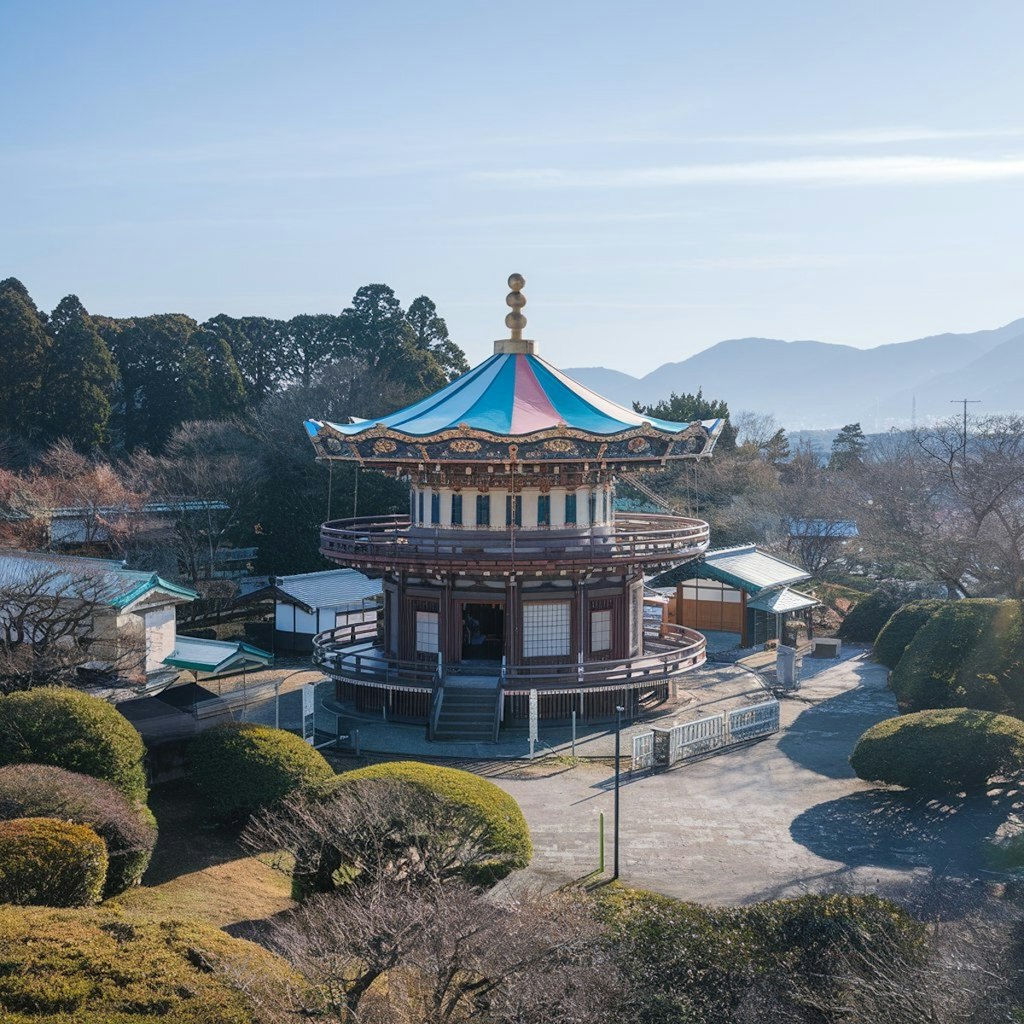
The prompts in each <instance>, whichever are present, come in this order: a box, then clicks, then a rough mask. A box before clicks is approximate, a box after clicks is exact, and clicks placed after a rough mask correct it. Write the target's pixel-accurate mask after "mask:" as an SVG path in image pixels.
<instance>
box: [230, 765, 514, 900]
mask: <svg viewBox="0 0 1024 1024" xmlns="http://www.w3.org/2000/svg"><path fill="white" fill-rule="evenodd" d="M492 829H493V825H492V823H491V822H490V820H489V819H488V818H487V816H486V815H485V814H484V813H483V812H481V811H479V810H476V809H475V808H472V807H470V806H467V805H465V804H460V803H456V802H454V801H452V800H448V799H446V798H444V797H443V796H442V795H441V794H438V793H435V792H432V791H430V790H427V789H425V788H424V787H421V786H416V785H412V784H409V783H405V782H401V781H397V780H386V779H362V780H358V781H353V782H350V783H346V784H345V785H341V786H338V787H337V788H336V789H335V790H334V791H333V792H332V793H330V794H329V795H327V796H317V795H313V796H310V795H307V794H304V793H300V792H295V793H292V794H291V795H290V796H288V797H286V798H285V800H284V801H282V802H281V803H280V804H278V805H277V806H275V807H271V808H267V809H265V810H263V811H261V812H260V813H259V814H257V815H255V816H254V817H253V819H252V820H251V821H250V823H249V824H248V826H247V827H246V830H245V832H244V833H243V835H242V841H243V843H244V844H245V845H246V846H248V847H249V848H250V849H252V850H255V851H271V852H277V851H281V852H284V853H287V854H288V855H289V858H288V861H287V863H288V868H289V870H290V871H292V872H293V873H294V874H295V876H296V877H297V878H298V879H299V880H300V882H302V883H303V884H304V885H305V886H307V887H309V888H313V889H318V890H320V891H325V890H329V889H332V888H334V887H335V886H336V885H338V884H346V883H348V882H354V883H356V884H357V885H363V884H375V883H376V882H378V881H387V882H388V883H390V884H392V885H394V886H397V887H400V888H401V887H416V886H421V885H430V884H436V883H440V882H444V881H448V880H451V879H476V878H478V877H480V878H484V877H487V876H492V877H493V876H495V875H500V874H503V873H505V872H507V871H508V870H509V867H510V866H518V864H517V863H515V862H514V854H513V853H511V852H510V851H509V850H507V849H504V848H502V847H500V846H498V845H497V844H496V842H495V839H494V836H493V831H492Z"/></svg>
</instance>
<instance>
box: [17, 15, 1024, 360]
mask: <svg viewBox="0 0 1024 1024" xmlns="http://www.w3.org/2000/svg"><path fill="white" fill-rule="evenodd" d="M1022 31H1024V7H1022V6H1021V5H1019V4H1017V3H1012V2H1009V0H1006V2H1003V0H993V2H989V3H985V4H983V5H982V7H981V8H980V9H979V8H967V7H964V6H962V5H957V4H954V3H947V2H943V3H925V2H923V0H917V2H908V3H906V4H901V5H899V6H898V7H890V8H887V9H884V10H882V9H866V8H864V7H863V6H862V5H858V4H844V3H838V4H831V5H824V6H822V5H814V4H810V3H804V2H793V3H788V4H785V5H782V6H775V5H771V6H766V5H763V4H759V3H750V2H748V3H738V4H735V5H730V6H728V7H725V8H709V7H704V6H698V5H667V4H657V3H654V4H650V3H647V4H645V3H640V4H637V5H634V6H632V7H630V9H629V10H628V11H625V10H624V9H623V8H622V7H621V6H620V5H614V4H610V3H607V2H604V3H602V2H598V3H593V2H588V3H586V4H583V3H577V2H567V3H564V4H559V5H555V6H553V7H552V6H551V5H542V4H536V3H529V2H525V3H521V4H518V5H516V7H515V8H514V10H504V9H496V8H482V7H480V6H478V5H474V4H461V3H453V4H449V5H443V6H441V7H436V6H435V7H426V8H425V7H423V6H422V5H416V4H411V3H408V2H402V3H396V4H394V5H390V6H389V7H388V8H386V9H384V8H370V7H357V6H354V5H328V4H318V3H297V4H294V5H289V6H288V7H287V8H283V7H280V6H278V5H274V4H270V3H266V2H257V3H253V4H250V5H247V6H246V7H245V9H244V11H241V10H239V9H235V8H227V7H221V6H213V7H210V6H208V5H201V4H199V3H196V2H184V3H181V4H176V5H174V6H173V7H169V6H163V5H159V4H153V5H138V4H131V3H127V2H111V3H107V4H104V5H102V6H100V5H76V4H72V3H69V2H58V3H54V4H51V5H46V6H45V7H44V6H40V5H35V4H30V3H25V2H11V3H8V4H7V5H5V34H6V36H7V38H8V40H9V44H10V45H9V46H8V48H7V54H6V61H5V64H4V66H3V67H2V68H0V83H2V84H3V86H4V88H5V91H6V94H7V95H8V96H11V97H16V99H17V102H16V103H13V104H11V105H10V110H9V112H8V118H7V121H6V129H7V130H6V132H5V137H4V143H3V145H2V147H0V186H2V188H3V192H4V194H5V195H6V196H7V197H8V203H7V205H6V209H5V216H4V218H3V219H2V222H0V276H8V275H13V276H16V277H18V278H19V279H21V280H22V281H24V283H25V284H26V286H27V287H28V288H29V290H30V291H31V293H32V295H33V296H34V297H35V299H36V300H37V302H38V303H39V304H40V305H41V306H42V307H43V308H46V309H52V308H53V306H54V305H55V304H56V302H57V301H58V300H59V299H60V298H61V297H62V296H63V295H64V294H66V293H68V292H75V293H76V294H78V295H79V297H80V298H81V299H82V301H83V302H84V303H85V305H86V307H87V308H89V309H90V310H92V311H95V312H98V313H104V314H108V315H113V316H125V315H131V314H141V313H155V312H183V313H188V314H190V315H192V316H195V317H197V318H199V319H204V318H206V317H208V316H211V315H213V314H216V313H221V312H223V313H227V314H230V315H241V314H251V315H267V316H274V317H282V318H286V317H290V316H293V315H295V314H297V313H300V312H317V311H338V310H340V309H341V308H343V307H344V306H345V305H346V304H347V303H348V301H349V299H350V298H351V295H352V293H353V292H354V291H355V289H356V288H357V287H358V286H360V285H362V284H365V283H369V282H377V281H382V282H385V283H387V284H390V285H391V286H392V287H394V288H395V290H396V292H397V293H398V295H399V297H400V298H401V299H402V300H403V302H405V303H408V302H410V301H411V300H412V299H413V298H415V297H416V296H417V295H420V294H427V295H429V296H430V297H431V298H433V299H434V300H435V301H436V302H437V305H438V307H439V309H440V311H441V312H442V314H443V315H444V316H445V317H446V319H447V320H448V323H449V326H450V328H451V332H452V337H453V339H454V340H455V341H457V342H458V343H459V344H460V345H462V347H463V348H464V349H465V350H466V352H467V354H468V356H469V358H470V361H471V362H473V363H476V362H479V361H480V360H481V359H483V358H484V357H485V356H486V355H488V354H489V352H490V350H491V341H492V340H493V339H494V338H496V337H499V336H501V335H503V334H504V328H503V324H502V321H503V317H504V314H505V312H506V310H505V307H504V293H505V285H504V282H505V279H506V277H507V276H508V274H509V273H511V272H512V271H517V272H519V273H522V274H523V275H525V277H526V279H527V286H526V290H525V292H526V295H527V298H528V303H529V304H528V306H527V308H526V310H525V312H526V315H527V317H528V319H529V326H528V329H527V335H528V336H530V337H533V338H536V339H537V340H538V342H539V343H540V345H541V350H542V351H543V352H544V354H545V355H546V356H548V357H549V358H550V359H552V361H554V362H556V363H558V364H559V365H563V366H608V367H611V368H615V369H622V370H624V371H626V372H629V373H632V374H634V375H637V376H642V375H643V374H644V373H647V372H650V371H651V370H652V369H654V368H655V367H657V366H659V365H661V364H662V363H665V362H669V361H678V360H681V359H685V358H686V357H687V356H689V355H692V354H693V353H694V352H696V351H699V350H701V349H703V348H707V347H709V346H710V345H713V344H715V343H716V342H718V341H720V340H725V339H729V338H742V337H749V336H762V337H774V338H784V339H815V340H819V341H823V342H826V343H833V344H848V345H853V346H855V347H859V348H868V347H876V346H878V345H881V344H888V343H893V342H898V341H902V340H908V339H912V338H919V337H925V336H929V335H932V334H939V333H945V332H954V333H964V332H970V331H975V330H978V329H982V328H984V327H985V326H986V325H1000V324H1005V323H1007V322H1009V321H1012V320H1013V319H1015V318H1016V317H1019V316H1020V315H1021V310H1020V303H1019V298H1018V294H1019V290H1020V275H1019V268H1018V265H1017V260H1016V253H1017V250H1018V248H1019V239H1020V237H1021V234H1022V230H1021V229H1022V228H1024V202H1022V201H1021V185H1022V183H1024V115H1022V112H1021V110H1020V104H1019V97H1020V95H1021V94H1022V92H1024V68H1022V66H1021V62H1020V61H1019V59H1018V54H1017V53H1016V49H1017V41H1018V40H1019V38H1020V37H1021V33H1022ZM1015 68H1016V70H1014V69H1015Z"/></svg>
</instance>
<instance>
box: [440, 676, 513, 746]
mask: <svg viewBox="0 0 1024 1024" xmlns="http://www.w3.org/2000/svg"><path fill="white" fill-rule="evenodd" d="M497 697H498V695H497V691H496V689H495V688H494V687H493V686H490V687H487V688H486V689H485V688H483V687H476V686H449V685H445V688H444V700H442V702H441V713H440V715H438V718H437V729H436V730H435V732H434V739H435V740H437V741H439V742H442V743H445V742H446V743H458V742H472V743H489V742H493V740H494V704H495V701H496V700H497Z"/></svg>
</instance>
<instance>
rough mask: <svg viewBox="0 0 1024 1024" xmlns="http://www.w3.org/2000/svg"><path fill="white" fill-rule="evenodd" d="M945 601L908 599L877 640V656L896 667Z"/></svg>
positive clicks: (897, 610)
mask: <svg viewBox="0 0 1024 1024" xmlns="http://www.w3.org/2000/svg"><path fill="white" fill-rule="evenodd" d="M945 603H946V602H945V601H908V602H907V604H905V605H903V607H902V608H897V609H896V611H895V612H893V614H892V615H891V616H890V618H889V621H888V622H887V623H886V624H885V625H884V626H883V627H882V631H881V633H879V634H878V637H877V639H876V640H875V658H876V659H877V660H878V661H880V662H881V663H882V664H883V665H885V666H886V668H895V667H896V666H897V665H898V664H899V661H900V658H902V657H903V652H904V651H905V650H906V649H907V646H908V645H909V644H910V641H911V640H913V639H914V637H915V636H917V632H918V630H919V629H920V628H921V627H922V626H923V625H924V624H925V623H926V622H927V621H928V620H929V619H930V618H931V617H932V616H933V615H934V614H935V613H936V612H937V611H938V610H939V609H940V608H942V607H943V605H945Z"/></svg>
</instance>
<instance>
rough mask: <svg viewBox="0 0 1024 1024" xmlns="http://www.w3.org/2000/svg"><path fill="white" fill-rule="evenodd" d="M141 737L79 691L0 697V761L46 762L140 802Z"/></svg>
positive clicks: (109, 708) (143, 774)
mask: <svg viewBox="0 0 1024 1024" xmlns="http://www.w3.org/2000/svg"><path fill="white" fill-rule="evenodd" d="M144 757H145V747H143V745H142V737H141V736H139V734H138V733H137V732H136V731H135V728H134V727H133V726H132V725H131V723H130V722H129V721H128V719H127V718H125V717H124V715H122V714H121V713H120V712H119V711H118V710H117V709H116V708H115V707H113V706H112V705H110V704H108V703H107V702H106V701H104V700H100V699H99V698H98V697H91V696H89V695H88V694H85V693H81V692H80V691H78V690H66V689H56V688H53V687H43V688H41V689H37V690H28V691H24V692H21V693H12V694H9V695H8V696H6V697H0V765H4V764H50V765H54V766H56V767H57V768H66V769H67V770H68V771H72V772H81V773H82V774H83V775H92V776H93V777H94V778H97V779H103V780H104V781H106V782H109V783H110V784H111V785H112V786H116V787H117V788H118V789H119V790H120V791H121V792H122V793H124V795H125V796H126V797H128V798H129V799H130V800H135V801H138V802H139V803H143V802H145V799H146V772H145V768H144V767H143V758H144Z"/></svg>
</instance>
